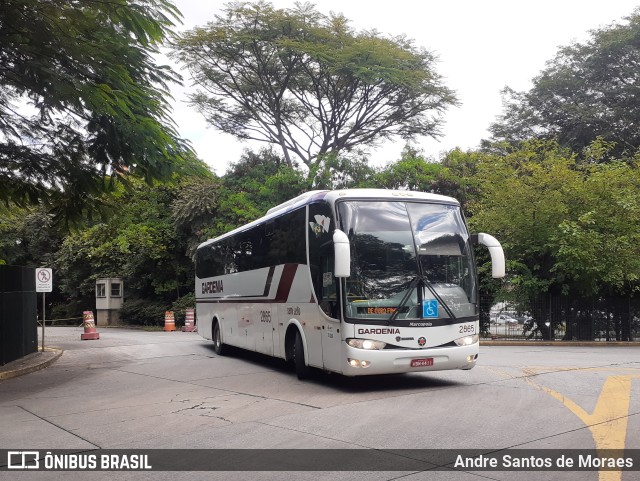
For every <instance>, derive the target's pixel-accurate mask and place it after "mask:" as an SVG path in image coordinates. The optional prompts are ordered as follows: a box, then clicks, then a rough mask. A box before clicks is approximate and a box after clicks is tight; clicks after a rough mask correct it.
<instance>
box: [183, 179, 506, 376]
mask: <svg viewBox="0 0 640 481" xmlns="http://www.w3.org/2000/svg"><path fill="white" fill-rule="evenodd" d="M474 240H476V241H477V242H479V243H481V244H484V245H486V246H488V247H489V252H490V254H491V258H492V269H493V276H494V277H502V276H503V275H504V265H505V261H504V255H503V252H502V247H501V246H500V244H499V243H498V241H496V240H495V239H494V238H493V237H491V236H489V235H487V234H478V236H474V237H472V236H470V235H469V233H468V230H467V227H466V223H465V220H464V218H463V215H462V212H461V210H460V205H459V203H458V201H456V200H455V199H452V198H450V197H444V196H440V195H434V194H426V193H421V192H409V191H389V190H378V189H353V190H337V191H312V192H307V193H305V194H302V195H300V196H299V197H296V198H295V199H292V200H290V201H288V202H285V203H284V204H281V205H279V206H277V207H274V208H272V209H271V210H269V211H268V212H267V214H266V215H265V216H264V217H262V218H260V219H258V220H256V221H254V222H251V223H250V224H247V225H245V226H242V227H240V228H238V229H235V230H233V231H231V232H229V233H227V234H224V235H222V236H220V237H218V238H215V239H212V240H209V241H207V242H204V243H203V244H201V245H200V246H199V247H198V250H197V254H196V279H195V282H196V307H197V309H196V312H197V325H198V332H199V333H200V335H201V336H203V337H204V338H205V339H210V340H213V343H214V350H215V352H216V353H217V354H219V355H222V354H223V353H224V351H225V347H226V346H236V347H239V348H243V349H249V350H252V351H257V352H261V353H264V354H267V355H271V356H276V357H280V358H283V359H285V360H287V361H291V362H292V363H293V364H294V366H295V370H296V373H297V375H298V377H299V378H301V379H304V378H305V377H308V376H309V374H310V372H311V368H319V369H323V370H326V371H331V372H336V373H341V374H344V375H346V376H357V375H364V374H385V373H403V372H414V371H434V370H444V369H471V368H472V367H473V366H474V365H475V363H476V360H477V358H478V347H479V325H478V324H479V322H478V318H479V311H478V290H477V279H476V272H475V265H474V259H473V254H472V242H473V241H474Z"/></svg>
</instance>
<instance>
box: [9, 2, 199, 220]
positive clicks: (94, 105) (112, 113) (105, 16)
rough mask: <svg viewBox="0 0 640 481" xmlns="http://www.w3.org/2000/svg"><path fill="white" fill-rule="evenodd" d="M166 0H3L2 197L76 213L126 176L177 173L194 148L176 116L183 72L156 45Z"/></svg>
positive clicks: (165, 24) (167, 24)
mask: <svg viewBox="0 0 640 481" xmlns="http://www.w3.org/2000/svg"><path fill="white" fill-rule="evenodd" d="M179 17H180V13H179V11H178V10H177V9H176V7H175V6H174V5H173V4H172V3H171V2H170V1H169V0H132V1H129V0H111V1H108V2H100V1H87V2H75V1H72V0H4V1H3V5H2V8H1V9H0V200H1V201H3V202H4V203H5V204H9V203H16V204H18V205H27V204H29V203H39V202H43V203H46V204H47V205H50V206H56V207H57V211H56V212H57V214H59V215H73V214H75V215H76V216H78V214H79V213H80V212H82V209H83V207H87V208H91V204H92V202H94V201H97V200H98V197H99V194H100V193H101V192H105V191H108V190H109V189H110V188H112V187H113V185H114V184H115V183H117V182H118V181H123V180H126V179H127V178H128V177H129V174H135V175H138V176H140V177H143V178H145V179H146V180H147V181H151V180H152V179H161V178H168V177H169V176H170V175H171V173H172V172H174V171H175V170H176V169H177V168H179V167H180V166H181V165H183V164H188V165H190V166H192V165H193V158H192V156H193V153H192V152H191V150H190V148H189V147H188V145H187V144H186V143H185V142H184V141H183V140H181V139H180V138H179V137H178V135H177V133H176V131H175V129H174V127H173V126H172V123H171V120H170V118H169V107H168V103H167V101H166V96H167V85H168V83H169V82H175V81H178V80H179V76H178V75H177V74H175V73H174V72H172V71H171V70H170V69H169V68H168V67H164V66H158V65H156V63H155V61H154V59H153V54H155V53H157V51H158V47H159V46H160V45H161V44H162V42H163V41H164V40H165V39H166V38H167V37H168V36H169V35H170V34H171V30H170V28H171V27H172V26H173V25H174V24H173V21H174V20H177V19H179Z"/></svg>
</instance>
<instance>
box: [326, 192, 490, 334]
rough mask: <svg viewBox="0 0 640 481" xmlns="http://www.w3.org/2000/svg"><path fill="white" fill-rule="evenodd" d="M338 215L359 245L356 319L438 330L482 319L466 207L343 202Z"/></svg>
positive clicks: (352, 313) (351, 299)
mask: <svg viewBox="0 0 640 481" xmlns="http://www.w3.org/2000/svg"><path fill="white" fill-rule="evenodd" d="M338 212H339V214H340V223H341V228H342V229H343V231H344V232H346V233H347V234H348V236H349V240H350V243H351V262H352V265H351V277H349V278H348V279H346V282H345V286H344V287H345V290H346V292H345V296H344V298H345V313H346V317H347V319H348V320H350V321H352V322H358V321H359V320H367V322H368V321H371V320H378V321H386V322H389V321H393V322H397V323H402V322H403V321H408V320H411V321H413V322H412V323H409V324H408V325H436V323H437V322H438V320H441V322H442V321H446V322H450V321H453V320H455V319H460V320H462V319H464V321H468V320H469V318H470V317H474V316H477V314H478V307H477V286H476V283H475V272H474V267H473V265H474V264H473V256H472V252H471V245H470V242H469V234H468V231H467V228H466V225H465V222H464V219H463V217H462V213H461V212H460V208H459V206H457V205H453V204H437V203H422V202H411V201H406V202H402V201H399V202H388V201H386V202H383V201H343V202H341V203H339V204H338ZM416 320H422V321H424V322H423V323H422V324H416V323H415V321H416ZM427 321H428V322H427Z"/></svg>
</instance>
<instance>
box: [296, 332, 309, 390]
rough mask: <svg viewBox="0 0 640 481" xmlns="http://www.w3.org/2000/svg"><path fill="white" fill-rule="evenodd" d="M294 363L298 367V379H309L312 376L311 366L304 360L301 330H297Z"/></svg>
mask: <svg viewBox="0 0 640 481" xmlns="http://www.w3.org/2000/svg"><path fill="white" fill-rule="evenodd" d="M293 365H294V367H295V368H296V375H297V376H298V379H301V380H302V379H309V377H311V368H310V367H309V366H307V365H306V364H305V362H304V345H303V344H302V336H301V335H300V331H296V339H295V342H294V343H293Z"/></svg>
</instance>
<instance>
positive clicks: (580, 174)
mask: <svg viewBox="0 0 640 481" xmlns="http://www.w3.org/2000/svg"><path fill="white" fill-rule="evenodd" d="M477 168H478V173H477V177H478V181H479V185H480V196H479V198H478V200H477V201H475V202H473V203H472V204H471V206H470V207H471V211H472V214H473V216H472V217H471V224H472V225H473V226H474V228H475V230H479V231H485V232H491V233H492V234H493V235H495V236H496V237H497V238H498V239H500V240H501V242H502V243H503V247H504V248H505V251H506V255H507V258H508V259H509V268H510V269H509V270H510V272H511V274H512V279H511V284H512V286H514V288H518V289H520V290H521V292H523V293H524V295H525V296H533V295H536V294H539V293H541V292H553V293H556V294H560V293H563V294H567V293H571V294H573V295H582V296H591V297H592V296H597V295H610V294H613V293H615V294H625V295H630V294H632V293H633V292H636V291H638V290H639V289H640V283H639V282H638V272H639V269H640V262H639V261H638V259H640V247H639V246H640V244H639V243H638V240H639V236H640V223H638V222H637V221H638V218H639V216H640V201H639V200H638V195H637V192H638V191H639V189H640V175H639V173H638V172H639V170H638V164H637V162H614V163H612V164H611V165H606V164H584V163H582V162H580V161H579V160H578V159H577V156H576V155H575V154H572V153H571V152H569V151H568V150H566V149H562V148H559V147H558V145H557V144H554V143H544V142H525V143H524V144H523V146H522V148H521V149H520V150H517V151H514V152H512V153H511V154H509V155H506V156H501V155H496V154H487V155H485V156H483V157H482V159H481V161H480V162H479V164H478V166H477Z"/></svg>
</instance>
